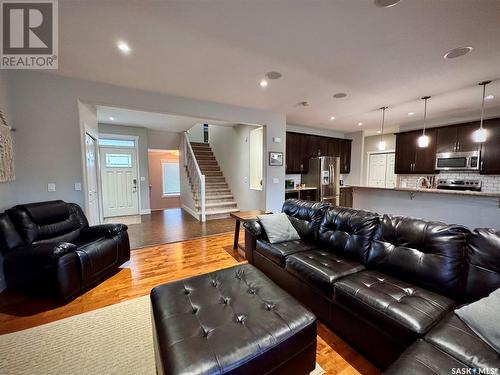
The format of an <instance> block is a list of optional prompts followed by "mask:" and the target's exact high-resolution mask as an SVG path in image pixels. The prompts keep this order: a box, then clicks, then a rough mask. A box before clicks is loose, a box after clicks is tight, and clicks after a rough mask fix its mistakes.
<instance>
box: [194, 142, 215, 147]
mask: <svg viewBox="0 0 500 375" xmlns="http://www.w3.org/2000/svg"><path fill="white" fill-rule="evenodd" d="M189 143H191V147H193V146H196V147H210V144H209V143H204V142H189Z"/></svg>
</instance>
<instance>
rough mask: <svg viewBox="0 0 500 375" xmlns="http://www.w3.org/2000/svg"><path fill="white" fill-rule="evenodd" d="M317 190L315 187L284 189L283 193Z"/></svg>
mask: <svg viewBox="0 0 500 375" xmlns="http://www.w3.org/2000/svg"><path fill="white" fill-rule="evenodd" d="M317 189H318V188H317V187H304V188H292V189H285V193H293V192H296V191H301V190H317Z"/></svg>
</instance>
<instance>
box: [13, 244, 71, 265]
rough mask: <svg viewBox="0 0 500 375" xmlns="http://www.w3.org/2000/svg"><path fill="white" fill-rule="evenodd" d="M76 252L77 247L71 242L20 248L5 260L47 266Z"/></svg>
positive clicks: (14, 250)
mask: <svg viewBox="0 0 500 375" xmlns="http://www.w3.org/2000/svg"><path fill="white" fill-rule="evenodd" d="M74 251H76V246H75V245H74V244H72V243H69V242H57V243H43V244H37V245H30V246H18V247H16V248H14V249H13V250H12V251H11V252H10V253H8V254H7V255H6V256H5V260H6V261H8V262H24V263H25V264H47V263H50V262H51V261H55V260H57V259H59V258H61V257H63V256H64V255H66V254H68V253H72V252H74Z"/></svg>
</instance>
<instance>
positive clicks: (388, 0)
mask: <svg viewBox="0 0 500 375" xmlns="http://www.w3.org/2000/svg"><path fill="white" fill-rule="evenodd" d="M400 1H401V0H375V1H374V2H375V6H377V7H379V8H390V7H393V6H394V5H396V4H397V3H399V2H400Z"/></svg>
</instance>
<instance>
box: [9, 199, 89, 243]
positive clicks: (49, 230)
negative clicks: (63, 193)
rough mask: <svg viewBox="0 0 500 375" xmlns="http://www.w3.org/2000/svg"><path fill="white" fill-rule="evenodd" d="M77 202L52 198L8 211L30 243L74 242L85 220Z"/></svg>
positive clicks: (17, 227) (26, 240) (19, 230)
mask: <svg viewBox="0 0 500 375" xmlns="http://www.w3.org/2000/svg"><path fill="white" fill-rule="evenodd" d="M74 206H76V205H70V204H68V203H66V202H63V201H50V202H39V203H29V204H22V205H17V206H14V207H13V208H11V209H9V210H7V211H6V212H7V214H8V215H9V217H10V218H11V219H12V221H13V222H14V225H15V226H16V229H17V231H18V232H19V234H20V235H21V236H22V238H23V240H24V241H25V242H26V243H28V244H32V243H33V244H39V243H46V242H62V241H64V242H72V241H73V240H75V239H76V238H78V237H79V236H80V229H81V228H82V227H83V226H84V224H85V223H84V222H82V220H81V218H80V217H79V215H78V212H76V209H75V207H74ZM78 208H79V207H78ZM79 209H80V208H79ZM80 211H81V209H80ZM82 215H83V214H82ZM85 222H86V219H85ZM87 225H88V223H87Z"/></svg>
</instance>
